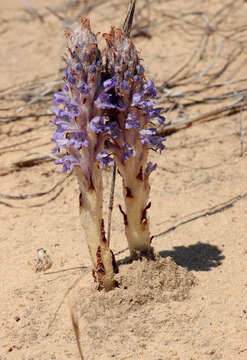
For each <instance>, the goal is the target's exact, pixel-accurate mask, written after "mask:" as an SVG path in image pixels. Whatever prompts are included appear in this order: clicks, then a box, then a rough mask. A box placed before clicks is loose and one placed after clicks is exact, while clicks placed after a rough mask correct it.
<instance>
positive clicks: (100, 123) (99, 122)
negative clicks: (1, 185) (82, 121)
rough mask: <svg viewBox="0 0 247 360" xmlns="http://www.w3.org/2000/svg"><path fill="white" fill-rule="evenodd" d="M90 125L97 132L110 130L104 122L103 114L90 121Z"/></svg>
mask: <svg viewBox="0 0 247 360" xmlns="http://www.w3.org/2000/svg"><path fill="white" fill-rule="evenodd" d="M90 127H91V130H92V131H93V132H94V133H95V134H101V133H105V132H107V130H108V128H107V126H105V124H104V117H103V116H95V117H94V118H93V119H92V120H91V122H90Z"/></svg>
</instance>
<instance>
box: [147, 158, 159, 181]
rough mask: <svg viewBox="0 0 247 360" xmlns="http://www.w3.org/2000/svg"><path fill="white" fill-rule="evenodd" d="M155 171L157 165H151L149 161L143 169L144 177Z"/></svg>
mask: <svg viewBox="0 0 247 360" xmlns="http://www.w3.org/2000/svg"><path fill="white" fill-rule="evenodd" d="M156 169H157V164H153V163H151V162H150V161H149V162H148V163H147V166H146V168H145V176H146V177H148V176H149V175H150V174H151V172H153V171H154V170H156Z"/></svg>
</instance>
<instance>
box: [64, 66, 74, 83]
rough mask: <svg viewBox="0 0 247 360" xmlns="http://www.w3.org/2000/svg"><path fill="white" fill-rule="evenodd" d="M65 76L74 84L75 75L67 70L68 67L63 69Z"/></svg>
mask: <svg viewBox="0 0 247 360" xmlns="http://www.w3.org/2000/svg"><path fill="white" fill-rule="evenodd" d="M65 78H66V80H67V81H68V83H69V84H71V85H74V84H75V82H76V79H75V76H74V75H73V73H72V72H71V71H69V70H68V68H66V69H65Z"/></svg>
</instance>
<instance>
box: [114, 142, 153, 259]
mask: <svg viewBox="0 0 247 360" xmlns="http://www.w3.org/2000/svg"><path fill="white" fill-rule="evenodd" d="M147 155H148V149H145V150H144V151H142V152H141V157H142V159H141V160H140V161H138V158H139V159H140V155H138V153H137V154H136V156H135V157H131V158H130V159H129V160H127V161H125V162H124V164H123V163H121V162H120V161H119V158H117V157H116V162H117V166H118V171H119V174H120V175H121V177H122V182H123V197H124V202H125V211H124V210H123V209H122V207H121V206H119V208H120V211H121V213H122V214H123V218H124V225H125V235H126V238H127V241H128V246H129V251H130V255H131V256H132V257H134V258H135V257H138V256H140V255H142V254H147V253H151V252H152V247H151V242H150V230H149V218H148V215H147V210H148V209H149V208H150V206H151V202H149V201H148V200H149V193H150V185H149V176H148V174H146V173H145V168H146V162H147ZM137 164H138V165H137Z"/></svg>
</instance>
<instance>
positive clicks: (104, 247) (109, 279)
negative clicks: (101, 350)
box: [76, 165, 117, 291]
mask: <svg viewBox="0 0 247 360" xmlns="http://www.w3.org/2000/svg"><path fill="white" fill-rule="evenodd" d="M76 175H77V179H78V182H79V187H80V196H79V209H80V218H81V224H82V227H83V230H84V237H85V239H86V240H87V244H88V249H89V253H90V256H91V260H92V263H93V276H94V279H95V281H96V282H97V284H98V289H99V290H102V289H105V290H106V291H109V290H112V289H113V288H115V286H116V282H115V280H114V274H115V273H116V272H117V266H116V262H115V258H114V255H113V253H112V251H111V250H110V248H109V244H108V241H107V239H106V237H105V231H104V221H103V218H102V175H101V171H100V170H99V169H98V168H97V165H95V166H94V169H93V174H92V178H91V179H90V181H87V182H85V180H84V177H83V176H81V175H80V169H76Z"/></svg>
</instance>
